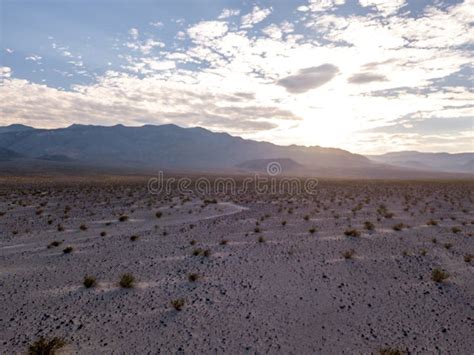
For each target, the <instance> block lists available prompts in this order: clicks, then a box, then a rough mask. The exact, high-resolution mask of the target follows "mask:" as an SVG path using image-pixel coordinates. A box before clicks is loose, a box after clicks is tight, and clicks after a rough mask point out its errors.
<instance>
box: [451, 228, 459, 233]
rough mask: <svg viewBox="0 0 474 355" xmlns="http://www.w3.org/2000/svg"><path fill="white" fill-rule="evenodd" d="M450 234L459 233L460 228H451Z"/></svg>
mask: <svg viewBox="0 0 474 355" xmlns="http://www.w3.org/2000/svg"><path fill="white" fill-rule="evenodd" d="M451 232H453V233H454V234H457V233H459V232H461V228H459V227H453V228H451Z"/></svg>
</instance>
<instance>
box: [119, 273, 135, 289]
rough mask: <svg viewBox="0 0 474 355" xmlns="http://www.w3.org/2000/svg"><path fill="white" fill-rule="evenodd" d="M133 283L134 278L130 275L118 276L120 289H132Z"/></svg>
mask: <svg viewBox="0 0 474 355" xmlns="http://www.w3.org/2000/svg"><path fill="white" fill-rule="evenodd" d="M134 283H135V277H134V276H133V275H132V274H123V275H122V276H120V281H119V285H120V287H122V288H132V287H133V284H134Z"/></svg>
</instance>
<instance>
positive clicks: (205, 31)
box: [187, 21, 228, 42]
mask: <svg viewBox="0 0 474 355" xmlns="http://www.w3.org/2000/svg"><path fill="white" fill-rule="evenodd" d="M227 30H228V27H227V24H226V23H225V22H224V21H202V22H199V23H197V24H196V25H194V26H191V27H190V28H188V30H187V33H188V35H189V37H190V38H191V39H192V40H194V41H195V42H205V41H207V40H211V39H214V38H217V37H221V36H223V35H224V34H225V33H226V32H227Z"/></svg>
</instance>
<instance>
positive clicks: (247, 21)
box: [240, 6, 272, 28]
mask: <svg viewBox="0 0 474 355" xmlns="http://www.w3.org/2000/svg"><path fill="white" fill-rule="evenodd" d="M271 12H272V9H271V8H268V9H261V8H259V7H258V6H255V7H254V8H253V10H252V12H251V13H249V14H247V15H244V16H242V19H241V26H240V27H241V28H251V27H253V25H255V24H257V23H259V22H261V21H263V20H264V19H265V18H266V17H267V16H268V15H270V14H271Z"/></svg>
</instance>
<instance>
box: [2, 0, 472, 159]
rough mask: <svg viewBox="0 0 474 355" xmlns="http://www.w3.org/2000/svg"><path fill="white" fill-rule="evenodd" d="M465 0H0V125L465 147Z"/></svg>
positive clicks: (468, 64)
mask: <svg viewBox="0 0 474 355" xmlns="http://www.w3.org/2000/svg"><path fill="white" fill-rule="evenodd" d="M473 9H474V0H464V1H462V0H449V1H443V0H431V1H429V0H390V1H385V0H310V1H307V0H301V1H299V0H294V1H290V0H277V1H246V0H245V1H230V0H222V1H218V0H160V1H156V0H155V1H151V0H136V1H132V0H129V1H123V0H115V1H112V0H82V1H80V0H55V1H51V0H50V1H44V0H30V1H23V0H15V1H12V0H0V125H9V124H13V123H22V124H26V125H30V126H34V127H41V128H56V127H66V126H69V125H71V124H73V123H78V124H94V125H106V126H112V125H115V124H124V125H128V126H141V125H144V124H165V123H174V124H177V125H179V126H183V127H194V126H201V127H204V128H208V129H210V130H212V131H219V132H228V133H230V134H232V135H238V136H242V137H244V138H249V139H256V140H264V141H270V142H273V143H277V144H282V145H289V144H299V145H306V146H310V145H319V146H325V147H338V148H342V149H347V150H350V151H352V152H356V153H363V154H381V153H385V152H388V151H400V150H418V151H445V152H453V153H454V152H464V151H474V135H473V123H474V110H473V106H474V92H473V86H472V83H473V72H474V71H473V66H472V63H473V53H474V51H473V49H474V31H473V25H474V16H473Z"/></svg>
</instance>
